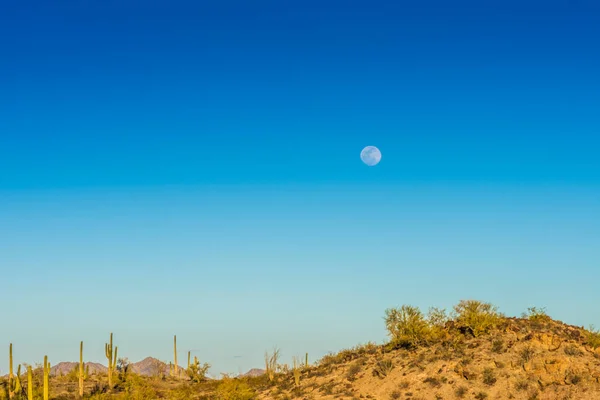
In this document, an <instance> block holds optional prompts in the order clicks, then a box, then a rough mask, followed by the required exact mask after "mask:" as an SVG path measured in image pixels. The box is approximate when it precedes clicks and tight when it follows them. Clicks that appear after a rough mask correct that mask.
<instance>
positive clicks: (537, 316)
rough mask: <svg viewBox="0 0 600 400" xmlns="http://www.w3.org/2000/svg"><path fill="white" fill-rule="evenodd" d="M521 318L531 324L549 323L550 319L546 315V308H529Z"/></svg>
mask: <svg viewBox="0 0 600 400" xmlns="http://www.w3.org/2000/svg"><path fill="white" fill-rule="evenodd" d="M522 317H523V318H527V319H528V320H530V321H533V322H547V321H550V317H549V316H548V314H546V308H545V307H542V308H538V307H529V308H528V309H527V311H526V312H524V313H523V315H522Z"/></svg>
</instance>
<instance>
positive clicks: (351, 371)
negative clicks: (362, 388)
mask: <svg viewBox="0 0 600 400" xmlns="http://www.w3.org/2000/svg"><path fill="white" fill-rule="evenodd" d="M359 372H360V364H358V363H354V364H352V365H350V368H348V372H346V379H348V380H349V381H354V380H356V376H357V375H358V373H359Z"/></svg>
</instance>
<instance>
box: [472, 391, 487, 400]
mask: <svg viewBox="0 0 600 400" xmlns="http://www.w3.org/2000/svg"><path fill="white" fill-rule="evenodd" d="M487 398H488V394H487V393H486V392H479V393H477V394H476V395H475V400H485V399H487Z"/></svg>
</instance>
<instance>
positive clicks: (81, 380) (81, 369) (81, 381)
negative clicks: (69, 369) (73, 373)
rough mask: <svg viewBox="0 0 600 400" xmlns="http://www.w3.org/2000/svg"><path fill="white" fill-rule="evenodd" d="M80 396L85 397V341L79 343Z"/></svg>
mask: <svg viewBox="0 0 600 400" xmlns="http://www.w3.org/2000/svg"><path fill="white" fill-rule="evenodd" d="M79 396H80V397H83V341H82V342H81V343H79Z"/></svg>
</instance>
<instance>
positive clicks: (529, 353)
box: [519, 346, 535, 363]
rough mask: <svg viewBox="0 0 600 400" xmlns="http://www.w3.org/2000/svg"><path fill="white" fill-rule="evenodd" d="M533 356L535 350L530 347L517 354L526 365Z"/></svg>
mask: <svg viewBox="0 0 600 400" xmlns="http://www.w3.org/2000/svg"><path fill="white" fill-rule="evenodd" d="M534 355H535V350H533V348H532V347H531V346H527V347H525V348H524V349H523V350H521V351H520V352H519V356H520V357H521V362H522V363H526V362H528V361H530V360H531V359H532V358H533V356H534Z"/></svg>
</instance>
